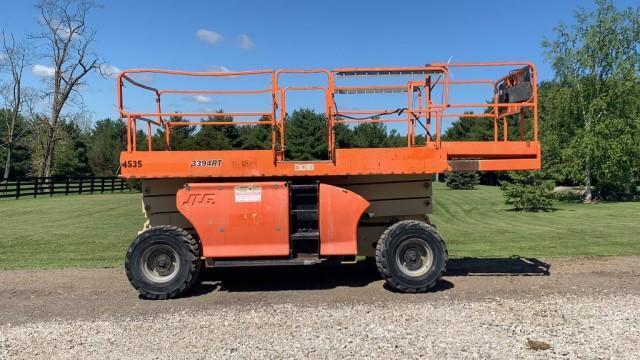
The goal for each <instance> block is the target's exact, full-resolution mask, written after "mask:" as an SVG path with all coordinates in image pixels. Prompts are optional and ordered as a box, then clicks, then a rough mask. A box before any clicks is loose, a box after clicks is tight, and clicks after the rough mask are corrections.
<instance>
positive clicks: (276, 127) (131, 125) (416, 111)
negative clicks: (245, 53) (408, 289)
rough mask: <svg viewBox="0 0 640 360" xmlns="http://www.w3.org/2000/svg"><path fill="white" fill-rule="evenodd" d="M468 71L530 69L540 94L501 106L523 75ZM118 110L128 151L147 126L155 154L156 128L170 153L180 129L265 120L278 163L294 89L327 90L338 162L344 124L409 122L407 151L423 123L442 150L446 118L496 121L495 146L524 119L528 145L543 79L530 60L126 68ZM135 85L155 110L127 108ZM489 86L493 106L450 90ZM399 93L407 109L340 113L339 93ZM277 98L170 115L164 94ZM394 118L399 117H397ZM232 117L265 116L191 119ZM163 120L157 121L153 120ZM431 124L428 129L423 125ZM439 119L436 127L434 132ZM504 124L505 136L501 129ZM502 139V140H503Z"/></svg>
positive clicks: (330, 136)
mask: <svg viewBox="0 0 640 360" xmlns="http://www.w3.org/2000/svg"><path fill="white" fill-rule="evenodd" d="M464 67H474V68H478V67H487V68H495V67H518V68H516V69H513V71H516V72H517V71H530V76H531V79H530V80H531V86H532V94H531V97H530V98H529V99H527V100H525V101H521V102H517V103H512V102H508V103H504V102H499V96H498V87H499V86H500V85H501V84H505V83H508V82H509V81H512V80H513V78H514V74H516V72H511V73H509V74H507V75H505V76H504V77H502V78H500V79H498V80H489V79H453V78H452V76H451V70H452V69H456V68H464ZM139 73H151V74H166V75H181V76H197V77H216V78H218V77H236V76H258V75H263V76H270V79H271V84H270V87H268V88H259V89H241V90H237V89H234V90H224V89H206V90H195V89H157V88H155V87H152V86H149V85H146V84H142V83H141V82H140V81H138V80H136V79H134V78H132V75H134V74H139ZM313 74H324V75H325V76H326V85H325V86H282V83H283V80H282V77H283V76H284V75H293V76H304V75H313ZM398 75H409V76H414V77H415V76H422V77H423V78H424V79H423V80H409V81H407V82H406V83H400V84H384V85H360V86H340V85H336V83H337V81H338V79H339V78H343V77H356V78H357V77H382V76H398ZM117 82H118V86H117V91H118V93H117V96H118V110H119V112H120V116H121V118H123V119H126V121H127V151H129V152H132V151H136V150H137V149H136V143H137V139H136V133H137V123H138V122H144V123H146V130H147V141H148V144H147V150H148V151H153V148H152V141H151V138H152V136H153V129H152V126H157V127H160V128H163V130H164V132H165V142H166V144H167V149H170V137H171V129H172V128H174V127H179V126H229V125H264V124H265V119H267V120H268V124H269V125H270V127H271V135H272V146H271V148H272V151H273V152H274V161H278V160H284V152H285V149H286V144H285V121H286V117H287V100H286V98H287V93H288V92H291V91H322V92H324V96H325V102H324V111H325V116H326V119H327V135H326V136H327V147H328V150H329V157H330V159H335V150H336V143H335V132H334V128H335V125H336V124H340V123H343V124H360V123H365V122H371V123H375V122H383V123H405V124H406V126H407V146H416V139H415V137H416V124H419V125H421V126H422V127H424V129H425V132H426V135H425V144H424V146H432V147H436V148H437V147H440V144H441V142H442V136H441V135H442V130H443V127H444V126H443V121H444V120H445V119H451V118H461V117H466V118H478V119H482V118H487V119H493V129H494V134H493V135H494V136H493V141H494V142H498V141H500V138H502V139H501V140H502V141H504V142H507V141H511V140H513V139H509V129H508V127H509V125H508V117H509V116H519V124H520V139H519V140H520V141H522V140H524V139H525V137H524V129H525V126H524V123H525V121H526V113H530V114H531V117H530V121H531V122H532V129H533V136H532V140H533V141H537V140H538V105H537V103H538V101H537V75H536V71H535V67H534V65H533V64H531V63H527V62H492V63H459V64H431V65H425V66H422V67H387V68H338V69H333V70H325V69H311V70H290V69H280V70H275V71H274V70H255V71H233V72H189V71H173V70H158V69H149V70H144V69H137V70H126V71H123V72H122V73H121V74H119V76H118V77H117ZM125 83H129V84H131V85H133V86H136V87H139V88H141V89H143V90H147V91H150V92H152V93H153V94H154V95H155V99H156V111H155V112H136V111H127V110H125V109H126V108H125V104H124V101H123V98H124V96H123V86H124V84H125ZM470 85H486V86H488V87H490V88H491V90H492V91H493V93H492V95H491V99H490V100H489V99H482V100H485V101H486V102H466V103H465V102H452V101H451V96H450V90H451V88H452V87H454V86H455V87H459V86H470ZM434 89H438V90H439V94H440V96H441V98H442V99H441V100H440V101H439V102H438V101H435V100H436V99H433V98H432V94H433V93H434ZM387 92H389V93H392V92H406V93H407V103H406V107H402V108H396V109H349V110H340V109H339V107H338V105H337V103H336V100H335V95H336V94H341V95H343V94H346V95H350V94H367V93H387ZM269 93H270V94H271V97H272V105H271V107H270V108H268V109H265V110H264V111H256V112H229V113H219V112H187V113H168V112H163V110H162V105H161V103H162V97H163V95H166V94H190V95H197V94H202V95H207V94H209V95H211V94H216V95H240V96H242V95H255V94H269ZM470 109H481V111H480V112H473V113H470V112H469V110H470ZM176 115H178V116H181V117H182V118H183V119H186V120H184V121H167V120H166V118H167V117H171V116H176ZM392 115H393V117H391V116H392ZM221 116H229V117H234V118H251V117H253V118H258V120H235V119H234V120H233V121H202V119H201V120H200V121H194V120H189V119H190V118H197V117H201V118H210V117H221ZM153 119H155V120H153ZM423 121H424V124H423V123H422V122H423ZM434 122H435V129H433V128H432V126H433V125H434ZM500 125H501V127H502V134H500V133H499V132H500V131H499V128H500ZM500 135H502V136H500Z"/></svg>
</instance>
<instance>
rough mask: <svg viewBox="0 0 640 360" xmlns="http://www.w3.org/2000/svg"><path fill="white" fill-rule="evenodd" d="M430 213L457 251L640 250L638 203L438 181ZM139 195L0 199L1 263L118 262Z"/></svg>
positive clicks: (138, 221)
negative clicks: (530, 202) (560, 199)
mask: <svg viewBox="0 0 640 360" xmlns="http://www.w3.org/2000/svg"><path fill="white" fill-rule="evenodd" d="M434 195H435V201H434V203H435V209H434V214H433V215H432V216H431V219H432V221H433V222H434V223H435V224H436V225H437V227H438V231H440V232H441V234H442V235H443V237H444V238H445V240H446V242H447V245H448V247H449V252H450V254H451V255H452V256H453V257H463V256H475V257H505V256H512V255H519V256H525V257H544V258H550V257H565V256H598V255H639V254H640V203H638V202H635V203H633V202H621V203H601V204H592V205H583V204H565V203H557V204H556V208H557V210H555V211H550V212H538V213H526V212H525V213H521V212H514V211H510V210H508V208H507V207H506V206H505V205H504V204H503V198H502V194H501V192H500V190H499V189H498V188H494V187H486V186H481V187H479V188H478V190H468V191H465V190H448V189H447V188H446V187H444V186H443V185H442V184H435V185H434ZM143 221H144V219H143V216H142V213H141V206H140V195H139V194H109V195H91V196H78V195H74V196H72V195H70V196H65V197H53V198H47V197H44V198H38V199H20V200H2V201H0V268H4V269H19V268H60V267H114V266H115V267H119V266H122V263H123V257H124V254H125V251H126V248H127V246H128V245H129V243H130V242H131V241H132V240H133V238H134V237H135V235H136V233H137V231H138V230H139V229H140V228H141V226H142V223H143Z"/></svg>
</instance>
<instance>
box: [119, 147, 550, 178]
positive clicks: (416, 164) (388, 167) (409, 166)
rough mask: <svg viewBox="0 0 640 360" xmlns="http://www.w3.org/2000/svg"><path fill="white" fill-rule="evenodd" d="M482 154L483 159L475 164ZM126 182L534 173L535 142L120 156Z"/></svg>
mask: <svg viewBox="0 0 640 360" xmlns="http://www.w3.org/2000/svg"><path fill="white" fill-rule="evenodd" d="M481 155H482V157H483V158H481V159H478V158H479V157H480V156H481ZM120 158H121V162H122V163H130V164H133V165H135V166H126V167H122V170H121V171H122V176H123V177H125V178H172V177H179V178H182V177H187V178H188V177H226V178H239V177H298V176H333V175H367V174H433V173H440V172H445V171H450V170H451V167H450V164H449V161H451V160H457V159H467V158H468V159H474V161H475V167H476V170H485V171H489V170H516V169H521V170H525V169H538V168H539V166H540V148H539V144H538V142H537V141H526V142H525V141H509V142H501V141H499V142H480V141H469V142H450V143H447V142H442V145H441V147H439V148H436V147H435V146H420V147H400V148H386V149H385V148H367V149H337V150H336V156H335V162H334V161H311V162H305V161H274V158H273V152H272V151H271V150H250V151H247V150H224V151H134V152H126V151H125V152H123V153H122V154H121V156H120Z"/></svg>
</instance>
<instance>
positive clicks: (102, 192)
mask: <svg viewBox="0 0 640 360" xmlns="http://www.w3.org/2000/svg"><path fill="white" fill-rule="evenodd" d="M100 194H104V176H101V177H100Z"/></svg>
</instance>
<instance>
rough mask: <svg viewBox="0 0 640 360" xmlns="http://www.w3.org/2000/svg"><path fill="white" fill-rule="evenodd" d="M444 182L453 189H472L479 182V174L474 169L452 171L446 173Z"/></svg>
mask: <svg viewBox="0 0 640 360" xmlns="http://www.w3.org/2000/svg"><path fill="white" fill-rule="evenodd" d="M445 183H446V184H447V187H448V188H449V189H453V190H473V189H474V188H475V187H476V185H478V184H480V175H478V173H477V172H475V171H461V172H452V173H449V174H447V175H446V177H445Z"/></svg>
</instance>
